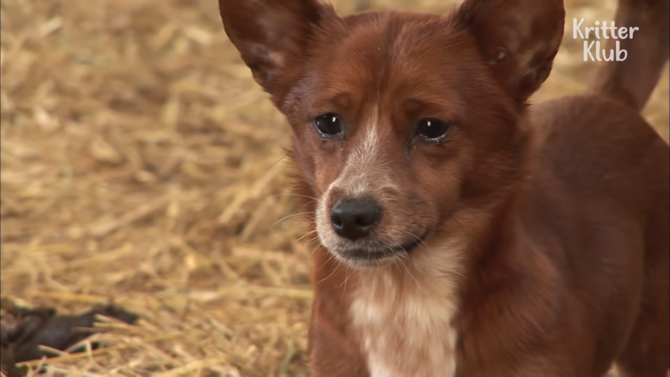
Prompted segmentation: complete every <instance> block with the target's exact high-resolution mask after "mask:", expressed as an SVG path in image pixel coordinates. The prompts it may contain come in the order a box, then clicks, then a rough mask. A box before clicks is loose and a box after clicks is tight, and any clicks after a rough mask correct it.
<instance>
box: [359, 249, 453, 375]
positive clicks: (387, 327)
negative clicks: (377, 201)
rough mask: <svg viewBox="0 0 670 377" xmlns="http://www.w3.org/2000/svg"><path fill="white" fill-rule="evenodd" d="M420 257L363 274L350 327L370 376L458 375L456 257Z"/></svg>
mask: <svg viewBox="0 0 670 377" xmlns="http://www.w3.org/2000/svg"><path fill="white" fill-rule="evenodd" d="M424 251H425V250H424ZM430 254H432V255H430ZM416 257H417V258H419V259H418V260H417V258H413V260H412V266H408V267H409V268H405V267H403V266H388V267H381V268H376V269H371V270H369V271H362V272H361V280H360V285H359V286H358V288H357V289H356V290H355V291H354V292H353V297H352V299H353V300H352V304H351V308H350V309H351V311H350V314H351V316H352V324H353V326H354V330H355V332H356V334H358V335H359V336H360V341H361V342H362V346H363V350H364V352H366V353H367V354H366V356H367V362H368V368H369V371H370V376H371V377H409V376H411V377H452V376H454V374H455V372H456V341H457V333H456V329H455V328H454V326H453V320H454V317H455V315H456V313H457V310H458V305H457V298H456V294H455V291H456V281H455V280H456V279H455V277H456V276H457V272H458V270H457V269H458V263H456V260H455V259H458V257H457V256H455V255H453V257H454V258H453V259H452V258H450V256H446V259H451V260H450V261H449V260H445V259H443V258H445V254H442V255H441V257H442V258H440V259H441V260H439V261H438V260H435V259H436V255H435V254H434V253H432V252H428V253H424V254H423V255H422V256H419V255H416ZM412 270H413V271H412ZM410 271H412V272H410Z"/></svg>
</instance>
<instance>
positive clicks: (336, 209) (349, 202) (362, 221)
mask: <svg viewBox="0 0 670 377" xmlns="http://www.w3.org/2000/svg"><path fill="white" fill-rule="evenodd" d="M381 214H382V210H381V208H379V205H377V203H375V202H374V201H372V200H369V199H342V200H340V201H338V202H337V203H336V204H335V206H333V209H332V211H331V212H330V221H331V223H332V224H333V228H334V229H335V233H337V234H338V235H339V236H340V237H344V238H348V239H350V240H352V241H354V240H357V239H359V238H363V237H365V236H367V235H368V233H370V231H371V230H372V228H373V227H374V225H375V224H377V223H378V222H379V219H381Z"/></svg>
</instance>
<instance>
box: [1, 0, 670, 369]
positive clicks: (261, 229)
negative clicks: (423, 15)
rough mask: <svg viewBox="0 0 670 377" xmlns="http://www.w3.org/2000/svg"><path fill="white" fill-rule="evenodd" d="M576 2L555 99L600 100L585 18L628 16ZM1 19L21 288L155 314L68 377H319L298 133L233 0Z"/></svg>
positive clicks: (8, 274) (68, 306)
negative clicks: (291, 140) (292, 152)
mask: <svg viewBox="0 0 670 377" xmlns="http://www.w3.org/2000/svg"><path fill="white" fill-rule="evenodd" d="M335 4H336V7H337V8H338V9H339V10H340V11H342V12H344V13H349V12H352V11H354V10H355V8H356V7H361V8H367V7H376V8H384V7H386V8H400V9H412V10H427V11H437V12H444V11H446V10H448V9H449V8H450V5H449V3H448V2H447V1H444V0H411V1H410V0H377V1H375V0H370V1H363V0H359V1H352V0H339V1H335ZM445 4H446V5H445ZM596 4H597V5H596ZM566 5H567V8H568V24H567V26H566V31H567V32H566V38H565V44H564V48H563V49H562V50H561V52H560V53H559V55H558V56H557V58H556V64H555V68H554V72H553V74H552V76H551V77H550V79H549V80H548V82H547V83H546V85H545V86H544V87H543V89H542V90H541V92H540V93H539V94H538V95H537V96H536V97H535V100H538V99H543V98H551V97H556V96H559V95H563V94H570V93H577V92H579V91H580V90H581V89H582V88H583V86H584V85H585V83H587V82H588V80H589V78H590V75H591V74H592V72H593V69H594V68H595V67H596V63H593V62H584V61H583V59H582V51H581V44H580V42H576V41H574V40H572V35H571V29H570V27H571V26H570V25H571V19H572V17H586V18H587V19H590V20H595V19H599V20H608V19H610V20H611V19H612V14H613V11H614V7H615V5H616V4H615V2H614V1H613V0H608V1H595V0H593V1H585V0H568V1H566ZM1 25H2V44H1V47H2V91H1V96H0V100H1V103H0V104H1V107H2V110H1V116H2V127H1V129H0V133H1V137H2V150H1V152H2V154H1V157H2V179H1V184H2V187H1V188H2V205H1V210H0V211H1V213H0V214H1V219H2V221H1V222H2V228H1V230H2V236H1V237H2V238H1V242H2V254H1V255H2V258H1V262H2V280H1V282H2V285H1V287H2V288H1V290H2V291H1V293H2V296H7V297H10V298H12V299H14V300H17V301H18V303H23V304H26V305H49V306H53V307H56V308H58V310H59V311H61V312H65V313H68V312H77V311H80V310H85V309H87V308H89V307H90V306H91V305H93V304H98V303H108V302H114V303H117V304H119V305H122V306H124V307H125V308H126V309H128V310H131V311H134V312H136V313H138V314H140V315H141V316H142V320H141V322H140V323H139V325H138V326H135V327H130V326H122V325H119V324H115V323H109V324H107V325H106V327H111V328H113V329H114V331H113V332H112V333H107V334H96V335H95V336H94V338H97V339H98V340H101V341H103V342H104V344H105V345H107V346H108V347H107V348H103V349H99V350H96V351H93V352H89V353H84V354H77V355H67V354H63V355H61V356H60V357H58V358H57V359H53V360H52V361H51V362H50V366H51V369H50V371H51V372H54V373H62V375H71V376H82V375H86V376H148V375H152V376H198V375H200V376H307V375H309V372H308V371H307V368H306V357H305V346H306V340H305V337H306V328H307V322H308V319H309V314H310V298H311V292H310V284H309V271H310V264H309V259H310V250H309V249H308V248H307V246H305V245H304V243H301V242H299V241H298V239H299V238H300V236H301V235H303V233H304V227H303V226H302V225H301V222H300V220H299V218H300V216H293V215H294V214H296V212H297V209H296V206H295V204H294V199H293V198H292V197H291V196H290V191H289V188H288V186H287V178H286V176H285V172H286V164H285V163H284V162H285V161H284V160H282V157H283V153H284V152H283V149H282V147H286V146H288V143H287V142H288V133H289V129H288V127H287V126H286V124H285V122H284V120H283V119H282V117H281V116H280V115H279V114H278V112H277V111H276V110H274V109H273V108H272V106H271V105H270V103H269V101H268V100H267V97H266V95H265V94H263V92H262V91H261V90H260V89H259V88H258V87H257V86H256V85H255V84H254V82H253V81H252V79H251V75H250V73H249V71H248V69H247V68H246V67H245V66H243V65H242V64H241V61H240V59H239V57H238V55H237V52H236V51H235V50H234V49H233V48H232V46H231V44H230V43H229V42H228V40H227V38H226V36H225V34H224V33H223V31H222V28H221V25H220V20H219V15H218V9H217V4H216V1H215V0H198V1H187V0H97V1H89V0H51V1H42V0H3V1H2V20H1ZM667 82H668V77H667V69H666V72H665V75H664V77H663V78H662V84H661V85H660V86H659V87H658V88H657V90H656V92H655V93H654V96H653V98H652V101H651V103H650V104H649V106H647V108H646V109H645V113H644V114H645V116H646V117H647V119H648V120H649V121H650V122H651V123H652V124H653V125H654V126H655V127H657V129H658V131H659V132H660V133H661V134H662V135H663V136H664V137H665V138H666V139H667V135H668V85H667ZM291 216H293V217H291ZM282 219H284V221H280V220H282Z"/></svg>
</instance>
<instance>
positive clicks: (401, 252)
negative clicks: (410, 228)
mask: <svg viewBox="0 0 670 377" xmlns="http://www.w3.org/2000/svg"><path fill="white" fill-rule="evenodd" d="M422 243H423V238H416V239H414V240H412V241H409V242H407V243H403V244H400V245H394V246H389V247H380V248H375V249H367V248H366V249H351V250H346V251H341V252H337V253H336V254H337V255H338V257H339V258H340V259H342V260H343V261H345V262H347V263H350V264H352V265H355V266H362V267H373V266H382V265H386V264H389V263H392V262H397V261H399V260H403V259H406V258H408V257H409V256H410V254H411V253H412V252H413V251H414V250H415V249H416V248H417V247H418V246H419V245H421V244H422Z"/></svg>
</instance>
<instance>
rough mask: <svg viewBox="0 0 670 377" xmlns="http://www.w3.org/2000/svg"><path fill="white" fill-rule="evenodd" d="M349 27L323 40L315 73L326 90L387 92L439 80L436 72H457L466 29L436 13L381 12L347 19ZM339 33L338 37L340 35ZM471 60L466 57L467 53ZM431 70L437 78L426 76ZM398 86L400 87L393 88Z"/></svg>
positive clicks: (335, 93)
mask: <svg viewBox="0 0 670 377" xmlns="http://www.w3.org/2000/svg"><path fill="white" fill-rule="evenodd" d="M345 21H346V23H347V27H346V28H345V29H340V34H339V35H337V36H335V35H333V36H331V38H330V40H329V41H327V42H326V43H322V44H321V47H320V48H319V50H318V51H317V53H316V55H315V56H316V60H315V72H314V74H315V76H316V81H318V85H319V91H320V93H321V94H323V95H332V96H338V98H340V99H341V98H344V97H346V96H340V94H341V93H347V92H348V93H351V92H353V96H355V97H358V98H357V99H356V102H361V98H360V97H362V96H365V97H371V96H377V97H379V96H380V95H383V94H384V93H389V92H392V91H398V90H401V91H404V92H405V93H410V92H412V91H413V90H412V88H415V89H416V87H417V86H421V87H426V86H431V85H439V84H438V83H437V82H436V81H434V80H435V79H436V78H439V77H437V76H441V77H449V76H451V77H456V76H458V74H457V72H456V70H457V68H456V66H460V65H462V64H460V63H458V60H459V59H461V55H462V54H461V53H460V51H459V50H460V49H461V47H462V46H463V43H459V42H462V40H463V36H462V33H457V32H454V31H453V28H451V23H450V22H449V19H448V18H445V17H441V16H438V15H432V14H421V13H417V14H401V13H392V12H391V13H378V14H369V15H364V16H362V17H361V16H359V17H355V18H352V19H348V18H347V19H345ZM336 37H337V38H336ZM466 60H467V59H466ZM428 73H430V74H431V76H432V80H433V81H431V80H428V81H427V80H426V79H427V77H426V75H427V74H428ZM393 89H395V90H393Z"/></svg>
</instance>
